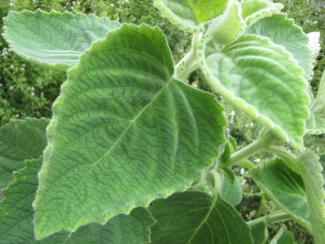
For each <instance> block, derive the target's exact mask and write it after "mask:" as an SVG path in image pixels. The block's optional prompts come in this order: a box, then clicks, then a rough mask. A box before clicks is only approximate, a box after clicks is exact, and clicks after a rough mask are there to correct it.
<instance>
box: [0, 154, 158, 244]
mask: <svg viewBox="0 0 325 244" xmlns="http://www.w3.org/2000/svg"><path fill="white" fill-rule="evenodd" d="M40 166H41V160H40V159H38V160H37V159H35V160H30V161H27V163H26V167H24V168H22V169H20V170H18V171H17V172H16V173H15V176H14V180H13V182H12V183H10V185H9V186H8V188H7V189H6V190H5V198H4V199H3V200H2V202H1V203H0V243H15V244H20V243H21V244H25V243H44V244H45V243H46V244H51V243H53V244H60V243H62V244H63V243H65V244H79V243H83V244H96V243H98V244H100V243H112V244H120V243H130V244H131V243H132V244H145V243H149V234H150V233H149V226H150V225H151V224H153V219H152V218H151V217H150V214H149V213H148V212H147V211H146V210H145V209H141V208H138V209H135V210H134V211H132V213H131V214H130V215H119V216H116V217H114V218H113V219H112V220H111V221H109V222H108V223H107V224H106V225H104V226H102V225H99V224H89V225H87V226H83V227H81V228H80V229H78V230H77V231H76V232H75V233H73V234H71V235H68V234H65V233H59V234H55V235H53V236H51V237H49V238H46V239H45V240H42V241H36V240H35V239H34V233H33V213H34V211H33V208H32V202H33V200H34V197H35V192H36V189H37V185H38V182H37V172H38V170H39V168H40Z"/></svg>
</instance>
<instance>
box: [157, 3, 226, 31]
mask: <svg viewBox="0 0 325 244" xmlns="http://www.w3.org/2000/svg"><path fill="white" fill-rule="evenodd" d="M227 2H228V0H217V1H216V0H154V5H155V6H156V7H157V8H158V9H159V10H160V12H161V14H162V15H163V16H164V17H166V18H167V19H168V20H169V21H171V22H172V23H173V24H175V25H177V26H178V27H179V28H180V29H182V30H185V31H188V32H195V31H198V30H202V29H203V27H202V25H201V24H202V23H204V22H207V21H210V20H212V19H214V18H215V17H217V16H219V15H221V14H222V12H223V11H224V10H225V9H226V6H227Z"/></svg>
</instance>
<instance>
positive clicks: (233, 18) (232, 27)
mask: <svg viewBox="0 0 325 244" xmlns="http://www.w3.org/2000/svg"><path fill="white" fill-rule="evenodd" d="M245 28H246V25H245V22H244V20H243V18H242V16H241V6H240V4H239V2H238V1H237V0H232V1H230V2H229V4H228V6H227V8H226V10H225V12H224V13H223V15H222V16H220V17H219V18H216V19H215V20H214V21H213V22H212V24H211V25H210V27H209V29H208V33H209V35H210V38H211V42H212V44H216V45H225V44H227V43H229V42H231V41H233V40H235V39H237V38H238V36H239V35H241V34H242V33H243V32H244V31H245ZM210 45H211V44H210Z"/></svg>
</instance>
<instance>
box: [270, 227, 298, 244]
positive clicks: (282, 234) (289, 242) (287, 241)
mask: <svg viewBox="0 0 325 244" xmlns="http://www.w3.org/2000/svg"><path fill="white" fill-rule="evenodd" d="M295 243H296V242H295V239H294V237H293V234H292V232H290V231H288V230H287V228H286V227H285V225H283V226H282V227H281V229H280V230H279V232H278V233H277V234H276V235H275V236H274V237H273V239H272V240H271V241H270V244H295Z"/></svg>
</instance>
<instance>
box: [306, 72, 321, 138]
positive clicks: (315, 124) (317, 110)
mask: <svg viewBox="0 0 325 244" xmlns="http://www.w3.org/2000/svg"><path fill="white" fill-rule="evenodd" d="M311 111H312V112H311V116H310V118H309V120H308V121H307V128H308V130H307V133H308V134H312V135H320V134H324V133H325V71H324V73H323V76H322V78H321V80H320V83H319V88H318V92H317V96H316V98H315V99H314V100H313V102H312V105H311Z"/></svg>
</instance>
